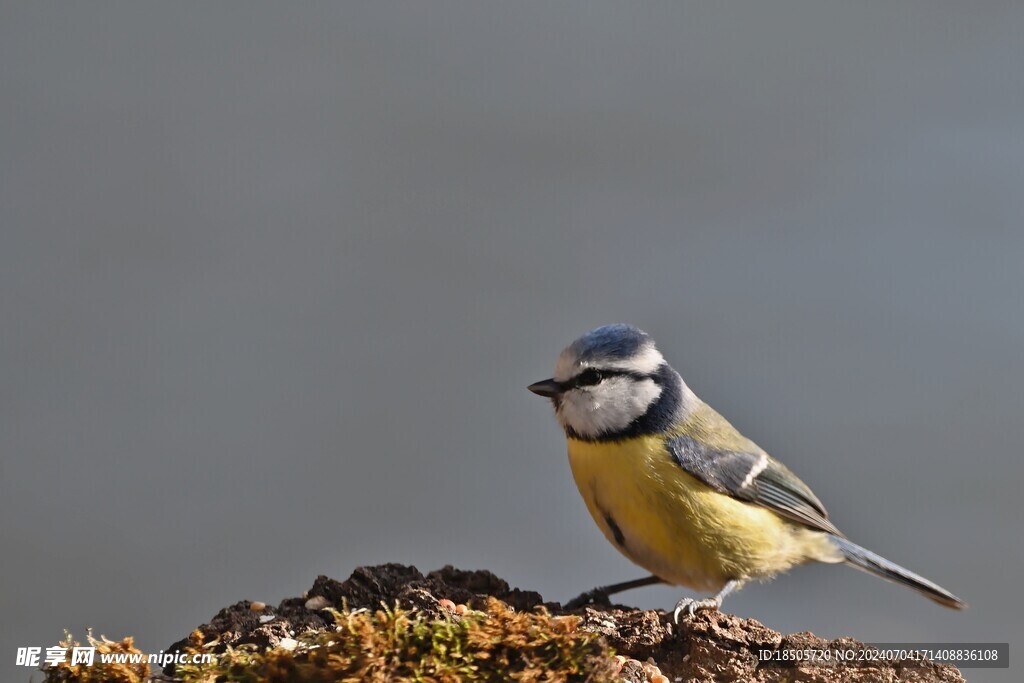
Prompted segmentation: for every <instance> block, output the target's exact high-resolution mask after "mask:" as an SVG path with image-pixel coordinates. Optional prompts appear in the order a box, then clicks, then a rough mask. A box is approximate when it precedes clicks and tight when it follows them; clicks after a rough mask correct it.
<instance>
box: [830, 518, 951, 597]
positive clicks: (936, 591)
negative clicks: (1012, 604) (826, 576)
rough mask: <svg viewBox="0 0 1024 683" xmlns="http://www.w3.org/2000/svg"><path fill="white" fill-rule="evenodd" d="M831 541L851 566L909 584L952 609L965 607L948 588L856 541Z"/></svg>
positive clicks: (843, 539) (902, 583)
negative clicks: (875, 552)
mask: <svg viewBox="0 0 1024 683" xmlns="http://www.w3.org/2000/svg"><path fill="white" fill-rule="evenodd" d="M832 542H833V543H835V544H836V546H837V547H838V548H839V550H840V551H841V552H842V553H843V558H844V559H845V561H846V564H848V565H850V566H851V567H856V568H857V569H860V570H863V571H866V572H868V573H869V574H874V575H875V576H880V577H882V578H883V579H886V580H888V581H892V582H893V583H898V584H901V585H903V586H909V587H910V588H913V589H914V590H916V591H917V592H918V593H920V594H921V595H923V596H925V597H926V598H929V599H931V600H934V601H935V602H937V603H939V604H940V605H942V606H943V607H952V608H953V609H963V608H965V607H967V603H966V602H964V601H963V600H961V599H960V598H958V597H956V596H955V595H953V594H952V593H950V592H949V591H948V590H946V589H945V588H943V587H942V586H939V585H938V584H935V583H932V582H931V581H929V580H928V579H926V578H924V577H923V576H918V575H917V574H915V573H914V572H912V571H910V570H909V569H904V568H903V567H901V566H899V565H898V564H895V563H893V562H890V561H889V560H887V559H885V558H884V557H882V556H880V555H876V554H874V553H873V552H871V551H870V550H867V549H865V548H861V547H860V546H859V545H857V544H856V543H852V542H850V541H848V540H846V539H845V538H840V537H839V536H832Z"/></svg>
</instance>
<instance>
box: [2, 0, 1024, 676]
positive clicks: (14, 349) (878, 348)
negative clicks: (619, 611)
mask: <svg viewBox="0 0 1024 683" xmlns="http://www.w3.org/2000/svg"><path fill="white" fill-rule="evenodd" d="M1022 28H1024V6H1022V5H1021V4H1020V3H1011V2H978V3H957V2H935V1H932V0H929V1H928V2H901V3H892V4H889V3H846V4H840V3H827V4H822V3H814V2H802V3H793V2H774V3H756V2H749V3H684V4H680V3H675V2H666V3H644V4H639V3H615V2H607V3H604V2H594V1H592V0H587V1H580V2H575V3H558V4H554V3H547V2H520V3H503V2H494V3H472V2H464V3H454V2H432V3H414V2H410V3H403V4H394V3H390V2H373V3H360V4H356V3H343V4H326V3H324V4H313V3H310V4H304V5H301V6H297V5H293V4H288V5H283V4H280V3H269V2H268V3H253V2H248V3H217V4H208V3H36V2H17V3H14V2H9V1H7V0H4V1H3V2H2V4H0V93H2V98H3V99H2V107H0V155H2V157H0V159H2V164H0V173H2V183H0V307H2V308H0V314H2V315H0V322H2V326H3V329H2V333H0V378H2V382H0V542H2V548H3V552H2V554H0V576H2V581H3V585H2V589H3V590H2V598H0V609H2V614H3V618H2V619H0V636H2V649H0V659H2V661H0V671H6V672H8V674H9V675H8V676H5V677H6V678H10V677H14V679H15V680H25V679H27V677H28V671H27V670H26V669H15V668H14V648H15V647H16V646H18V645H43V646H45V645H48V644H53V643H55V641H57V640H58V639H59V638H60V637H61V636H62V629H64V628H69V629H71V630H72V632H73V633H74V634H76V635H79V636H82V635H84V632H85V629H86V627H89V626H91V627H93V628H94V629H95V630H96V631H97V632H98V633H103V634H106V635H108V636H110V637H120V636H122V635H124V634H134V635H135V636H136V637H137V641H138V643H139V645H140V646H141V647H142V649H143V650H146V651H158V650H160V649H162V648H164V647H166V646H167V645H168V644H170V643H171V642H172V641H174V640H175V639H177V638H179V637H182V636H183V635H185V634H186V633H187V632H188V631H189V630H190V629H191V628H192V627H193V626H195V625H197V624H199V623H201V622H203V621H206V620H207V619H209V618H210V617H211V616H212V615H213V613H214V612H215V611H216V610H217V609H219V608H220V607H222V606H224V605H226V604H228V603H231V602H234V601H236V600H241V599H260V600H265V601H268V602H276V601H277V600H279V599H280V598H282V597H286V596H292V595H297V594H300V593H301V592H302V591H303V590H305V589H306V588H308V587H309V586H310V585H311V583H312V581H313V579H314V577H315V576H316V575H317V574H319V573H325V574H329V575H331V576H334V577H337V578H344V577H346V576H347V575H348V574H349V573H350V572H351V570H352V569H353V568H354V567H356V566H357V565H361V564H371V563H380V562H386V561H395V562H403V563H410V564H414V565H416V566H417V567H419V568H420V569H422V570H424V571H426V570H430V569H434V568H436V567H439V566H441V565H443V564H446V563H452V564H455V565H457V566H459V567H464V568H487V569H491V570H493V571H495V572H496V573H498V574H499V575H500V576H503V577H504V578H506V579H508V580H509V581H510V582H511V583H513V584H515V585H519V586H522V587H525V588H531V589H536V590H539V591H541V592H542V593H543V594H544V595H545V596H546V597H547V598H550V599H557V600H564V599H567V598H569V597H571V596H572V595H575V594H576V593H578V592H579V591H581V590H584V589H586V588H589V587H591V586H593V585H595V584H599V583H607V582H611V581H617V580H624V579H628V578H633V577H635V576H639V575H641V574H642V572H641V571H640V570H639V569H638V568H635V567H633V566H632V565H630V564H629V562H628V561H626V560H625V559H623V558H621V557H620V556H619V555H618V553H617V552H616V551H615V550H614V548H612V546H610V545H609V544H608V543H607V542H606V541H605V540H604V538H603V537H602V536H601V534H600V532H599V531H598V530H597V528H596V526H595V525H594V524H593V522H592V521H591V520H590V518H589V517H588V515H587V512H586V509H585V508H584V505H583V503H582V501H581V499H580V497H579V495H578V494H577V492H576V489H575V487H574V485H573V482H572V479H571V477H570V473H569V469H568V464H567V462H566V457H565V453H564V451H565V445H564V441H563V437H562V435H561V433H560V431H559V429H558V427H557V426H556V424H555V421H554V418H553V416H552V414H551V411H550V408H549V406H548V405H547V404H546V403H545V402H544V401H542V400H541V399H538V398H537V397H535V396H533V395H531V394H529V393H528V392H527V391H526V388H525V387H526V385H527V384H529V383H530V382H532V381H535V380H538V379H542V378H544V377H547V376H548V375H549V374H550V371H551V369H552V367H553V364H554V361H555V357H556V355H557V353H558V352H559V350H560V349H561V348H562V347H563V346H564V345H565V344H567V343H568V342H569V341H571V340H572V339H573V338H574V337H576V336H577V335H578V334H580V333H582V332H584V331H586V330H587V329H589V328H591V327H593V326H595V325H598V324H602V323H607V322H615V321H622V322H630V323H634V324H637V325H640V326H641V327H643V328H645V329H646V330H647V331H649V332H650V333H651V334H652V335H654V337H655V338H656V339H657V340H658V341H659V344H660V346H661V347H662V349H663V351H664V352H665V354H666V356H667V357H668V358H669V359H670V360H671V361H672V362H673V364H674V365H675V366H676V367H677V368H678V369H679V370H680V371H681V372H682V374H683V376H684V377H685V378H686V379H687V381H688V382H689V384H690V385H691V387H693V388H694V389H695V390H696V391H697V392H698V393H699V394H701V395H702V396H703V397H704V398H705V399H706V400H707V401H708V402H709V403H711V404H712V405H714V406H715V407H717V408H718V409H719V410H720V411H721V412H723V413H724V414H725V415H727V416H728V417H730V418H731V419H732V420H733V422H734V423H735V424H736V425H737V426H738V427H740V429H742V430H743V431H744V432H746V433H747V434H748V435H749V436H751V437H752V438H754V439H755V440H756V441H758V442H759V443H760V444H761V445H762V446H764V447H765V448H766V449H768V450H769V451H770V452H772V453H773V454H775V455H777V456H778V457H780V458H781V459H782V460H783V461H784V462H786V463H787V464H788V465H789V466H790V467H791V468H792V469H794V470H795V471H796V472H797V473H798V474H800V475H801V477H802V478H804V479H805V480H806V481H807V482H808V483H809V484H811V485H812V486H813V487H814V489H815V490H816V492H817V493H818V494H819V496H820V497H821V498H822V499H823V500H824V501H825V502H826V504H827V505H828V507H829V510H830V511H831V513H832V516H833V518H834V519H835V520H836V521H837V523H838V524H839V525H840V527H842V528H843V529H844V530H846V532H847V533H848V534H849V536H850V537H851V538H853V539H855V540H856V541H858V542H861V543H863V544H865V545H866V546H868V547H870V548H872V549H873V550H875V551H877V552H879V553H882V554H884V555H886V556H888V557H890V558H891V559H893V560H895V561H898V562H900V563H903V564H905V565H907V566H908V567H910V568H912V569H915V570H917V571H920V572H922V573H924V574H926V575H927V576H929V577H930V578H932V579H934V580H936V581H938V582H939V583H941V584H943V585H944V586H947V587H948V588H950V589H951V590H953V591H954V592H956V593H958V594H960V595H961V596H963V597H964V598H966V599H967V600H968V601H969V602H970V603H971V609H970V610H968V611H967V612H964V613H954V612H950V611H946V610H943V609H942V608H940V607H938V606H936V605H933V604H932V603H930V602H928V601H927V600H924V599H922V598H921V597H919V596H918V595H916V594H914V593H913V592H911V591H908V590H905V589H900V588H897V587H894V586H891V585H889V584H886V583H884V582H881V581H878V580H877V579H873V578H871V577H868V576H867V575H864V574H861V573H859V572H855V571H852V570H849V569H846V568H837V567H824V566H821V567H808V568H800V569H797V570H795V571H793V572H792V573H791V574H789V575H787V576H785V577H782V578H780V579H779V580H777V581H776V582H774V583H773V584H770V585H753V586H750V587H748V588H747V589H746V590H744V591H743V592H742V593H740V594H739V595H738V596H737V597H735V598H733V599H730V600H729V602H728V603H727V608H728V609H729V610H730V611H733V612H735V613H737V614H741V615H745V616H751V617H755V618H757V619H759V620H761V621H763V622H765V623H766V624H769V625H771V626H773V627H775V628H777V629H780V630H782V631H787V632H788V631H799V630H812V631H814V632H816V633H819V634H822V635H825V636H839V635H843V634H849V635H853V636H856V637H859V638H862V639H865V640H874V641H986V640H988V641H1009V642H1010V644H1011V650H1012V651H1013V653H1014V654H1015V655H1017V656H1019V654H1017V653H1018V652H1019V650H1016V649H1015V648H1017V647H1018V646H1019V645H1020V644H1021V642H1022V641H1024V638H1022V636H1024V627H1022V626H1021V615H1020V609H1021V607H1022V600H1021V598H1020V592H1019V591H1020V586H1019V580H1020V579H1021V578H1022V569H1024V550H1022V546H1021V517H1022V509H1024V503H1022V500H1021V493H1020V485H1021V480H1022V475H1024V466H1022V464H1021V463H1022V461H1021V452H1022V442H1024V438H1022V437H1024V434H1022V426H1021V425H1022V420H1021V417H1022V415H1024V384H1022V380H1024V303H1022V302H1024V274H1022V270H1024V229H1022V225H1021V216H1022V209H1024V191H1022V190H1024V77H1022V70H1021V65H1022V63H1024V39H1022V38H1021V35H1022ZM680 595H681V591H680V590H678V589H672V588H664V587H662V588H651V589H646V590H641V591H635V592H633V593H631V594H626V595H624V596H623V599H624V600H625V601H626V602H630V603H633V604H636V605H639V606H641V607H670V606H671V605H672V604H674V602H675V600H676V599H678V598H679V597H680ZM1013 674H1014V672H1013V671H1012V670H1011V671H1003V672H991V671H990V672H984V671H977V672H975V673H974V674H973V676H972V678H973V679H974V680H1016V677H1015V676H1014V675H1013Z"/></svg>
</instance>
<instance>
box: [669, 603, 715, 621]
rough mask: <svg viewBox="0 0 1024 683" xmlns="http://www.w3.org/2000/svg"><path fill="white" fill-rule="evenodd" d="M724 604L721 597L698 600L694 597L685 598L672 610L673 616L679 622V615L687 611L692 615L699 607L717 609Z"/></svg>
mask: <svg viewBox="0 0 1024 683" xmlns="http://www.w3.org/2000/svg"><path fill="white" fill-rule="evenodd" d="M721 606H722V599H721V598H719V597H714V598H704V599H703V600H696V599H694V598H683V599H682V600H680V601H679V602H677V603H676V608H675V610H674V611H673V612H672V618H673V619H674V620H675V622H676V623H677V624H678V623H679V615H680V614H682V613H683V612H686V613H687V614H689V615H690V616H691V617H692V616H693V615H694V614H696V613H697V610H699V609H714V610H717V609H718V608H719V607H721Z"/></svg>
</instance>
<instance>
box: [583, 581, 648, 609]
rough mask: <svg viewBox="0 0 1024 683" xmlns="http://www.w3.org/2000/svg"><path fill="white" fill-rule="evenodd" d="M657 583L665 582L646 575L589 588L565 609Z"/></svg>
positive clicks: (602, 600)
mask: <svg viewBox="0 0 1024 683" xmlns="http://www.w3.org/2000/svg"><path fill="white" fill-rule="evenodd" d="M656 583H663V581H662V580H661V579H659V578H658V577H657V576H645V577H644V578H642V579H634V580H633V581H623V582H622V583H613V584H611V585H610V586H598V587H597V588H595V589H593V590H589V591H587V592H586V593H580V594H579V595H577V596H576V597H575V598H573V599H572V600H570V601H569V602H567V603H565V609H578V608H580V607H583V606H584V605H590V604H593V603H598V602H607V601H608V596H610V595H615V594H616V593H621V592H622V591H628V590H630V589H632V588H642V587H644V586H653V585H654V584H656Z"/></svg>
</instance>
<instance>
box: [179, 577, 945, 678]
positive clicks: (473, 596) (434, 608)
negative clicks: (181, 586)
mask: <svg viewBox="0 0 1024 683" xmlns="http://www.w3.org/2000/svg"><path fill="white" fill-rule="evenodd" d="M488 596H490V597H494V598H497V599H498V600H501V601H503V602H505V603H507V604H508V605H509V606H510V607H512V608H514V609H515V610H517V611H529V610H533V609H535V608H538V607H543V608H545V609H547V610H548V611H549V612H550V613H551V614H552V615H554V616H559V615H567V614H573V615H577V616H579V617H580V619H581V621H580V623H579V627H578V628H579V629H580V630H585V631H590V632H593V633H597V634H600V635H601V636H602V637H603V638H604V640H605V641H606V642H607V644H608V645H609V646H610V647H611V648H612V649H613V650H614V651H615V653H616V654H618V655H621V656H623V657H625V658H626V659H625V660H623V661H624V662H625V663H624V664H622V670H621V674H620V675H621V676H622V677H623V678H624V679H626V680H630V681H643V680H650V679H651V678H656V679H657V680H659V681H661V680H663V678H661V677H662V676H664V677H667V678H668V680H670V681H751V682H754V683H761V682H764V683H767V682H769V681H788V682H797V683H799V682H802V681H806V682H808V683H810V682H813V683H840V682H849V683H869V682H870V683H876V682H877V683H883V682H885V683H888V682H896V681H908V682H910V681H913V682H915V683H917V682H920V683H924V682H928V681H942V682H943V683H955V682H957V681H963V680H964V679H963V677H962V676H961V675H960V672H959V671H958V670H957V669H956V668H955V667H953V666H949V665H944V664H934V663H932V662H927V661H925V662H916V661H904V662H894V663H893V662H877V661H864V660H861V661H842V662H841V661H836V660H835V659H829V660H828V661H825V660H823V659H820V658H819V659H818V660H817V661H806V660H805V661H792V660H786V661H768V658H769V657H772V658H778V653H780V652H788V651H793V652H825V651H829V652H834V651H842V650H851V649H853V650H856V649H861V648H863V647H865V646H864V645H862V644H861V643H859V642H857V641H855V640H853V639H850V638H843V639H839V640H834V641H828V640H824V639H821V638H818V637H817V636H815V635H813V634H811V633H796V634H792V635H783V634H781V633H778V632H776V631H774V630H772V629H770V628H768V627H767V626H765V625H763V624H761V623H759V622H757V621H755V620H753V619H741V618H739V617H736V616H732V615H729V614H724V613H721V612H717V611H701V612H698V613H697V615H696V616H694V617H688V616H687V617H684V618H683V619H682V620H681V621H680V623H679V624H678V625H677V624H675V623H674V622H673V621H672V616H671V613H665V612H662V611H650V610H649V611H641V610H636V609H631V608H627V607H622V606H587V607H584V608H582V609H579V610H571V611H567V610H565V609H563V608H562V606H561V605H559V604H558V603H553V602H548V603H545V602H544V601H543V599H542V598H541V596H540V595H539V594H538V593H535V592H532V591H522V590H520V589H518V588H510V587H509V585H508V583H507V582H505V581H504V580H502V579H500V578H498V577H497V576H495V575H494V574H492V573H491V572H489V571H465V570H459V569H455V568H453V567H450V566H448V567H444V568H442V569H439V570H437V571H433V572H430V573H429V574H427V575H426V576H424V575H423V574H422V573H420V572H419V570H417V569H416V568H415V567H407V566H404V565H398V564H385V565H380V566H376V567H360V568H358V569H356V570H355V571H354V572H353V573H352V575H351V576H350V577H349V578H348V579H346V580H345V581H340V582H339V581H336V580H334V579H330V578H328V577H326V576H320V577H317V579H316V581H314V583H313V587H312V588H310V590H309V591H307V593H306V594H305V597H295V598H288V599H285V600H282V601H281V603H280V605H278V606H277V608H275V609H273V610H272V611H271V613H272V614H273V616H274V618H273V620H272V621H269V622H266V623H260V619H259V616H260V615H259V613H258V612H255V611H254V610H253V606H252V604H251V603H249V602H248V601H243V602H239V603H236V604H235V605H232V606H229V607H225V608H224V609H222V610H220V611H219V612H218V613H217V614H216V615H215V616H214V618H213V619H212V620H211V621H210V622H209V623H207V624H203V625H201V626H199V627H198V631H199V632H200V634H201V636H202V639H203V642H204V643H209V642H212V641H216V643H217V644H216V647H215V650H216V651H223V650H224V649H225V648H226V647H227V646H229V645H230V646H232V647H237V646H239V645H242V644H252V645H256V646H257V647H260V648H282V647H284V648H288V649H294V647H295V643H296V641H295V638H297V637H299V636H301V635H302V634H307V633H310V632H312V633H318V632H322V631H325V630H328V629H333V626H334V624H333V619H332V616H331V613H330V612H329V611H323V608H324V607H333V608H334V609H336V610H339V611H342V610H344V609H346V608H347V609H349V610H354V609H371V610H375V609H379V608H381V607H382V606H385V607H388V608H392V607H395V606H396V605H397V606H400V607H401V608H403V609H407V610H416V611H418V612H419V613H421V614H423V615H425V616H427V617H428V618H430V619H442V618H459V616H458V615H454V616H453V614H452V605H453V604H454V605H460V606H461V605H468V606H469V608H471V609H482V608H483V607H484V606H485V604H486V600H487V598H488ZM442 603H443V605H442ZM257 607H258V605H257ZM311 607H316V609H312V608H311ZM187 642H188V639H187V638H185V639H182V640H181V641H179V642H177V643H174V644H173V645H171V646H170V648H168V650H169V651H174V650H179V649H184V648H185V646H186V644H187ZM166 673H168V674H169V675H170V674H172V673H173V671H171V670H168V671H167V672H166Z"/></svg>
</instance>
